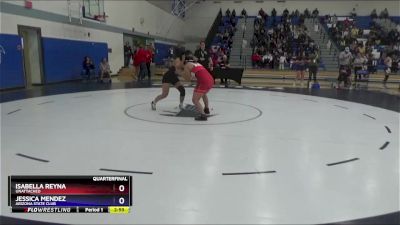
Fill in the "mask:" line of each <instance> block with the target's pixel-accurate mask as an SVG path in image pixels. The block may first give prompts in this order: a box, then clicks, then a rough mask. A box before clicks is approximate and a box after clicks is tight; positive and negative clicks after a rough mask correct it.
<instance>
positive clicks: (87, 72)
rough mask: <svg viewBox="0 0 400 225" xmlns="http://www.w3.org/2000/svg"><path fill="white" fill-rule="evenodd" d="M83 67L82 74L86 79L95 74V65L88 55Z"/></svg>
mask: <svg viewBox="0 0 400 225" xmlns="http://www.w3.org/2000/svg"><path fill="white" fill-rule="evenodd" d="M82 68H83V69H82V76H84V78H85V79H86V80H90V76H92V75H94V65H93V62H92V60H91V59H90V58H89V57H88V56H85V58H83V62H82Z"/></svg>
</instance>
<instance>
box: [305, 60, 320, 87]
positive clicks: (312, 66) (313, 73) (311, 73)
mask: <svg viewBox="0 0 400 225" xmlns="http://www.w3.org/2000/svg"><path fill="white" fill-rule="evenodd" d="M307 63H308V85H307V86H310V82H311V77H312V79H313V81H314V83H316V82H317V73H318V66H319V57H318V54H312V55H310V58H309V59H308V61H307Z"/></svg>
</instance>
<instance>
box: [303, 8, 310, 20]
mask: <svg viewBox="0 0 400 225" xmlns="http://www.w3.org/2000/svg"><path fill="white" fill-rule="evenodd" d="M304 16H305V17H306V18H310V11H308V8H306V9H305V10H304Z"/></svg>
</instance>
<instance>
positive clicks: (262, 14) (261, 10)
mask: <svg viewBox="0 0 400 225" xmlns="http://www.w3.org/2000/svg"><path fill="white" fill-rule="evenodd" d="M258 15H259V16H261V18H264V16H265V12H264V10H263V9H262V8H261V9H260V10H259V11H258Z"/></svg>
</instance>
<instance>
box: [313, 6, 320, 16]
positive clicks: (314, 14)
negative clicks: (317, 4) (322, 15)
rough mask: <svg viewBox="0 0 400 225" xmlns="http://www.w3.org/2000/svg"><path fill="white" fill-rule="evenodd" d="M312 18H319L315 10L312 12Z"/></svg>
mask: <svg viewBox="0 0 400 225" xmlns="http://www.w3.org/2000/svg"><path fill="white" fill-rule="evenodd" d="M312 16H313V18H317V17H318V16H319V11H318V9H317V8H315V9H314V11H313V12H312Z"/></svg>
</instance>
